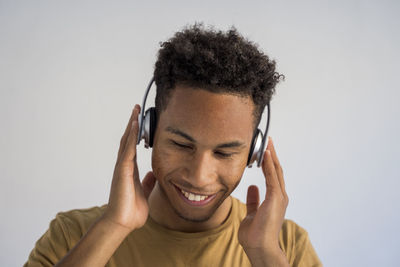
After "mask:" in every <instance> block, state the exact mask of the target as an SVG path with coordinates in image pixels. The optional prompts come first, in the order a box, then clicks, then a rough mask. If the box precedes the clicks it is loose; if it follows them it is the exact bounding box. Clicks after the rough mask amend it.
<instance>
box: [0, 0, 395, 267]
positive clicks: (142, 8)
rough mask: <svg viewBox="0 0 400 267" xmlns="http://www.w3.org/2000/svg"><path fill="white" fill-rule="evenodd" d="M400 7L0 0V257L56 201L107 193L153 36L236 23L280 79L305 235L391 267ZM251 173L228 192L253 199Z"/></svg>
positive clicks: (13, 249)
mask: <svg viewBox="0 0 400 267" xmlns="http://www.w3.org/2000/svg"><path fill="white" fill-rule="evenodd" d="M141 2H143V1H141ZM399 7H400V5H399V2H396V1H354V0H351V1H276V2H272V1H247V2H246V1H208V0H207V1H204V0H203V1H179V2H178V1H159V3H156V2H151V1H148V3H146V4H144V3H139V2H135V1H11V0H10V1H0V127H1V135H0V136H1V138H0V167H1V168H0V179H1V184H0V190H1V191H0V196H1V199H0V205H1V206H0V208H1V220H0V237H1V238H0V251H1V255H0V265H1V266H21V265H22V264H23V263H24V262H25V261H26V260H27V258H28V255H29V252H30V251H31V249H32V248H33V246H34V243H35V241H36V240H37V239H38V238H39V237H40V236H41V235H42V234H43V233H44V232H45V230H46V229H47V227H48V224H49V222H50V220H51V219H53V218H54V216H55V215H56V213H57V212H59V211H65V210H69V209H74V208H86V207H90V206H94V205H101V204H103V203H105V202H107V200H108V193H109V188H110V184H111V176H112V172H113V168H114V163H115V159H116V154H117V151H118V147H119V141H120V138H121V136H122V133H123V130H124V129H125V126H126V123H127V122H128V119H129V116H130V112H131V109H132V108H133V106H134V104H135V103H141V101H142V97H143V94H144V90H145V87H146V86H147V83H148V81H149V79H150V78H151V76H152V73H153V65H154V62H155V58H156V53H157V50H158V48H159V42H160V41H164V40H166V39H167V38H169V37H171V36H172V35H173V33H174V32H175V31H177V30H180V29H181V28H182V27H183V26H184V25H186V24H187V23H193V22H195V21H204V22H205V23H206V24H212V25H215V26H216V27H217V28H220V29H223V30H226V29H229V27H230V26H231V25H235V26H236V27H237V29H238V30H239V31H240V32H241V33H242V34H243V35H244V36H246V37H248V38H249V39H251V40H253V41H255V42H256V43H258V44H259V45H260V48H261V49H262V50H263V51H265V52H266V53H267V54H269V55H270V56H271V57H272V58H274V59H275V60H276V62H277V67H278V71H280V72H281V73H283V74H285V76H286V81H285V82H283V83H281V84H280V85H278V86H277V93H276V95H275V97H274V98H273V101H272V103H271V107H272V120H271V128H270V135H271V136H272V137H273V139H274V140H275V145H276V149H277V151H278V156H279V158H280V161H281V163H282V165H283V168H284V172H285V180H286V185H287V191H288V194H289V198H290V203H289V207H288V209H287V214H286V215H287V216H286V217H287V218H290V219H293V220H294V221H295V222H297V223H298V224H299V225H301V226H302V227H304V228H305V229H306V230H307V231H308V232H309V235H310V238H311V241H312V243H313V245H314V247H315V249H316V251H317V253H318V255H319V256H320V258H321V260H322V262H323V263H324V265H325V266H395V265H396V264H398V260H397V254H398V252H399V247H398V240H399V239H400V234H399V230H398V229H399V227H398V226H399V225H400V215H399V205H398V203H399V202H400V197H399V194H398V193H397V192H398V188H399V186H400V182H399V174H398V171H399V167H398V163H399V152H398V151H399V149H400V145H399V142H398V140H397V138H398V136H399V134H400V131H399V115H400V107H399V105H398V99H399V97H400V93H399V89H400V88H399V84H400V83H399V79H400V75H399V69H400V66H399V65H400V64H399V60H400V57H399V52H398V49H399V47H400V37H399V28H400V19H399V13H400V8H399ZM153 89H154V88H153ZM262 128H264V125H263V126H262ZM138 153H139V156H138V157H139V164H140V172H141V174H144V173H146V172H147V171H148V170H149V169H150V156H151V151H149V150H145V149H144V148H143V145H141V146H140V148H139V150H138ZM250 184H257V185H259V187H260V188H261V193H262V194H264V193H265V185H264V180H263V176H262V174H261V171H260V170H259V169H251V170H247V171H246V172H245V173H244V176H243V179H242V182H241V184H240V185H239V187H238V188H237V190H236V191H235V192H234V196H236V197H238V198H240V199H241V200H242V201H244V200H245V197H246V196H245V192H246V190H247V186H248V185H250Z"/></svg>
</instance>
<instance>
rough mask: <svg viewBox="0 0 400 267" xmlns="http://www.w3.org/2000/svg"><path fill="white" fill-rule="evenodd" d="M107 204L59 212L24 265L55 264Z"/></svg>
mask: <svg viewBox="0 0 400 267" xmlns="http://www.w3.org/2000/svg"><path fill="white" fill-rule="evenodd" d="M105 208H106V205H104V206H101V207H92V208H88V209H74V210H69V211H65V212H59V213H57V215H56V216H55V218H54V219H53V220H52V221H51V222H50V225H49V228H48V229H47V231H46V232H45V233H44V234H43V235H42V236H41V237H40V238H39V240H38V241H37V242H36V244H35V247H34V248H33V250H32V251H31V253H30V255H29V258H28V261H27V262H26V263H25V265H24V266H53V265H54V264H56V263H57V262H58V261H59V260H60V259H61V258H62V257H64V256H65V254H67V252H68V251H69V250H70V249H71V248H72V247H73V246H74V245H75V244H76V243H77V242H78V241H79V240H80V239H81V237H82V236H83V235H84V234H85V233H86V232H87V230H88V229H89V227H90V226H91V225H92V224H93V222H95V221H96V220H97V218H99V217H100V216H101V215H102V214H103V212H104V210H105Z"/></svg>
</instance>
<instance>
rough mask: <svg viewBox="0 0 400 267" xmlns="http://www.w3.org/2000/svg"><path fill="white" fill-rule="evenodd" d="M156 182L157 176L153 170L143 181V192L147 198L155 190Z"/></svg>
mask: <svg viewBox="0 0 400 267" xmlns="http://www.w3.org/2000/svg"><path fill="white" fill-rule="evenodd" d="M155 184H156V177H155V176H154V174H153V172H148V173H147V174H146V176H145V177H144V178H143V181H142V187H143V192H144V196H145V197H146V199H147V198H148V197H149V195H150V193H151V191H153V188H154V185H155Z"/></svg>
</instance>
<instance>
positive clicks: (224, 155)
mask: <svg viewBox="0 0 400 267" xmlns="http://www.w3.org/2000/svg"><path fill="white" fill-rule="evenodd" d="M215 154H217V155H218V156H220V157H222V158H231V157H232V156H233V154H235V153H223V152H219V151H216V152H215Z"/></svg>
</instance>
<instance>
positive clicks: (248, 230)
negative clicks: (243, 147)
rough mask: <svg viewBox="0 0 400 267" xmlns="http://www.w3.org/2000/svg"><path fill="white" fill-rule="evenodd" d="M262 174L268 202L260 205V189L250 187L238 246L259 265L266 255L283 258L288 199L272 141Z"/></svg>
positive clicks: (265, 156) (269, 143)
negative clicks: (282, 235) (281, 234)
mask: <svg viewBox="0 0 400 267" xmlns="http://www.w3.org/2000/svg"><path fill="white" fill-rule="evenodd" d="M262 171H263V173H264V176H265V183H266V186H267V190H266V193H265V200H264V201H263V202H262V203H261V205H260V206H259V193H258V187H257V186H255V185H252V186H250V187H249V188H248V191H247V215H246V217H245V218H244V219H243V221H242V222H241V224H240V228H239V243H240V244H241V245H242V247H243V249H244V250H245V252H246V254H247V256H248V257H249V259H250V261H252V262H253V260H254V261H258V262H260V257H264V256H265V257H268V256H270V257H275V258H277V257H278V258H280V259H283V258H282V257H283V256H284V254H283V253H282V250H281V249H280V247H279V232H280V230H281V228H282V224H283V221H284V219H285V213H286V208H287V206H288V203H289V199H288V196H287V194H286V191H285V181H284V179H283V171H282V167H281V165H280V163H279V160H278V157H277V155H276V151H275V148H274V146H273V143H272V139H270V138H269V140H268V146H267V149H266V151H265V154H264V160H263V162H262ZM265 257H264V262H265ZM252 258H253V260H252ZM284 260H286V259H284ZM268 261H275V260H274V259H268ZM278 261H279V262H282V260H278ZM283 262H284V261H283Z"/></svg>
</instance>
